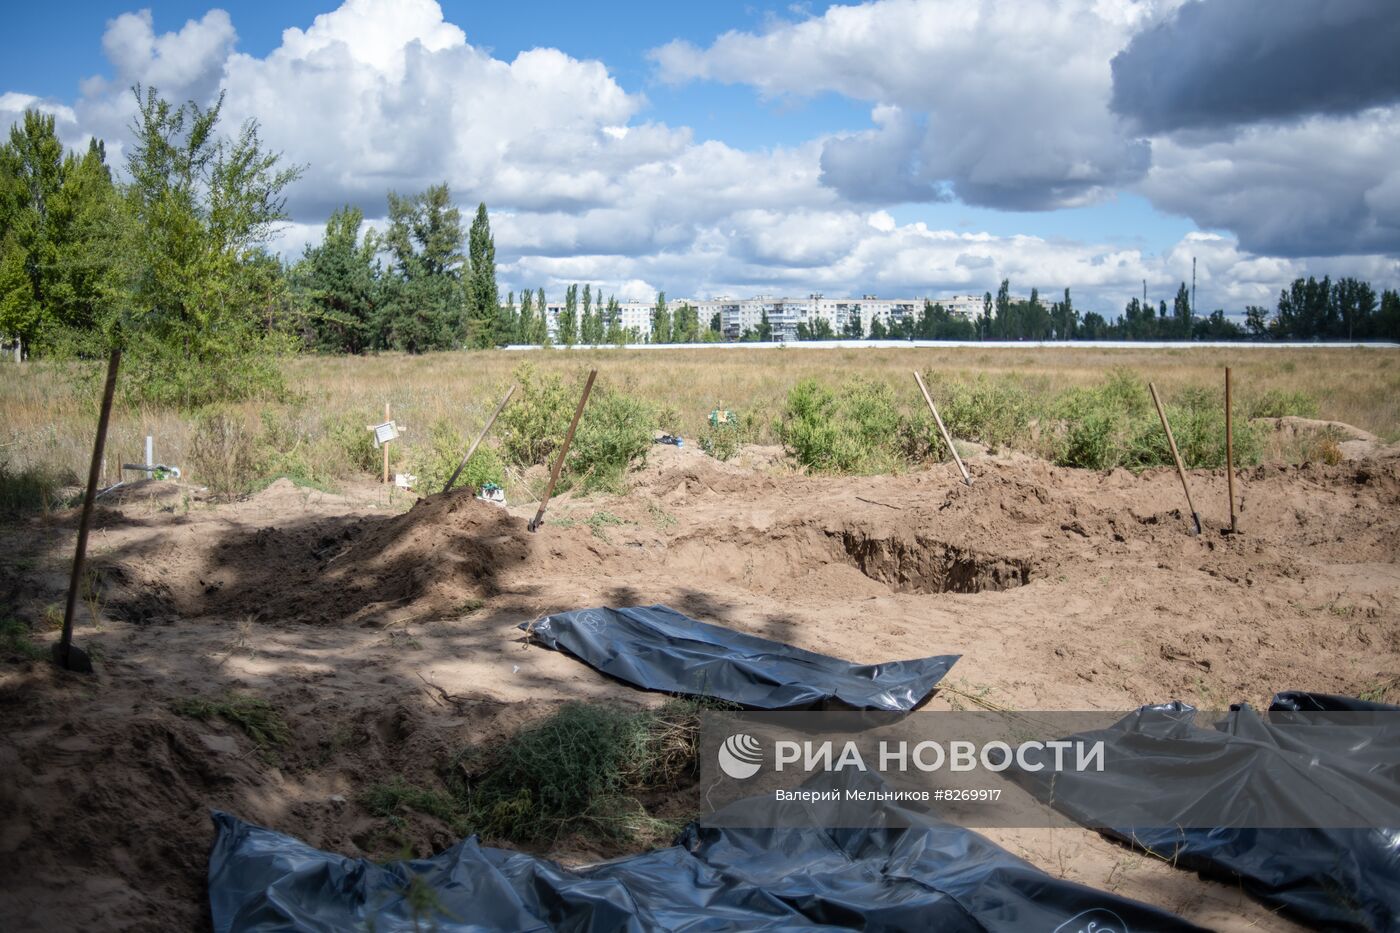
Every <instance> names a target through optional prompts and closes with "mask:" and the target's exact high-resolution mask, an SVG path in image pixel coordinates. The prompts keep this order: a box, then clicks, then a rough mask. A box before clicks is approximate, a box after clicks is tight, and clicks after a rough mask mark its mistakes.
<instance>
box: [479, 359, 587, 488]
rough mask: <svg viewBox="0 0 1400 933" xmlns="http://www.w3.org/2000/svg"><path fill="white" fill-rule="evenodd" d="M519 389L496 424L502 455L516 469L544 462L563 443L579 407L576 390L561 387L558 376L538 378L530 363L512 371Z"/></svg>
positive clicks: (560, 380)
mask: <svg viewBox="0 0 1400 933" xmlns="http://www.w3.org/2000/svg"><path fill="white" fill-rule="evenodd" d="M514 377H515V384H516V386H517V387H518V388H517V390H516V393H515V396H514V398H512V399H511V403H510V404H509V405H507V406H506V410H505V411H503V412H501V417H500V419H499V421H498V424H499V425H500V427H499V436H500V439H501V453H502V455H503V456H504V457H505V460H506V462H507V463H509V464H511V465H512V466H517V467H522V468H524V467H528V466H533V465H534V464H536V463H544V462H546V461H547V460H548V459H549V457H550V455H551V454H553V453H554V452H555V451H556V450H558V449H559V445H560V444H562V443H563V441H564V433H565V432H566V431H567V430H568V429H569V419H570V418H572V417H573V412H574V408H575V407H576V406H577V404H578V391H579V390H581V389H582V385H581V384H580V386H579V389H572V388H570V387H569V386H566V385H565V384H564V381H563V380H562V379H560V378H559V376H557V375H555V374H553V373H550V374H546V375H541V374H539V373H538V372H536V371H535V368H534V366H532V365H531V364H529V363H523V364H521V365H520V366H519V367H518V368H517V369H516V370H515V374H514Z"/></svg>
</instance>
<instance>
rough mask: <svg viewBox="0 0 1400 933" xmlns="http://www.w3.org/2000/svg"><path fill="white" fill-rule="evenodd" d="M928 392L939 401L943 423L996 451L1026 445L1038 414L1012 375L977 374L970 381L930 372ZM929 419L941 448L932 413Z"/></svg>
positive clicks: (954, 433) (935, 445) (955, 433)
mask: <svg viewBox="0 0 1400 933" xmlns="http://www.w3.org/2000/svg"><path fill="white" fill-rule="evenodd" d="M928 383H929V393H930V394H931V395H933V397H934V401H935V402H936V403H937V404H938V413H939V414H940V415H941V416H942V418H943V424H944V425H945V426H946V427H947V428H948V433H949V434H951V435H952V436H953V437H954V438H957V439H959V440H966V441H976V442H977V443H979V444H985V445H986V446H987V447H988V448H990V449H991V450H993V451H996V450H1000V449H1005V448H1008V447H1012V446H1015V445H1018V444H1021V445H1024V444H1025V443H1026V442H1027V441H1028V439H1029V434H1030V423H1031V418H1032V417H1034V415H1035V410H1034V406H1033V405H1032V403H1031V398H1030V394H1029V393H1028V392H1026V390H1025V389H1024V388H1023V387H1022V386H1021V385H1020V384H1019V383H1017V382H1015V381H1014V380H1012V379H1009V378H1002V379H991V378H988V377H987V376H986V375H978V377H977V378H976V379H975V380H974V381H973V382H971V383H968V382H960V381H951V380H944V379H941V378H936V377H935V376H934V375H930V377H929V379H928ZM920 420H921V421H922V420H926V421H927V423H928V425H929V426H930V429H931V431H932V433H931V437H932V439H933V440H932V446H933V448H934V449H935V450H938V451H941V450H942V447H943V444H942V438H941V437H939V436H938V434H937V429H936V426H934V425H933V418H932V416H927V417H926V418H921V419H920Z"/></svg>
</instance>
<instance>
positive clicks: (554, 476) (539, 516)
mask: <svg viewBox="0 0 1400 933" xmlns="http://www.w3.org/2000/svg"><path fill="white" fill-rule="evenodd" d="M597 376H598V370H596V369H592V370H589V372H588V381H587V382H585V383H584V384H583V395H581V396H580V397H579V400H578V408H575V409H574V420H573V421H571V422H569V432H568V433H567V434H565V435H564V446H562V447H560V448H559V456H557V457H555V458H554V469H553V471H551V472H550V474H549V485H548V486H546V487H545V489H544V498H543V499H541V500H540V508H539V511H538V512H536V513H535V517H534V518H532V519H530V524H529V525H527V526H526V527H528V528H529V529H530V530H531V531H539V530H540V526H541V525H543V524H544V510H545V509H546V508H548V506H549V497H550V496H552V495H554V484H555V483H557V482H559V471H560V470H562V469H564V458H565V457H567V456H568V455H569V445H570V444H572V443H573V442H574V431H575V430H576V429H577V428H578V422H579V419H580V418H582V417H583V406H585V405H587V404H588V393H590V392H592V391H593V380H594V379H595V378H596V377H597Z"/></svg>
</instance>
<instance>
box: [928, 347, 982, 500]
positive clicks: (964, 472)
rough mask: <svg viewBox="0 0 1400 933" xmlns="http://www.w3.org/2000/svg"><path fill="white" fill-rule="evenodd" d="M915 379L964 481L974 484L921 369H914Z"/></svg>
mask: <svg viewBox="0 0 1400 933" xmlns="http://www.w3.org/2000/svg"><path fill="white" fill-rule="evenodd" d="M914 381H915V382H917V383H918V384H919V391H920V392H922V393H924V401H925V402H928V410H929V411H931V412H933V420H934V422H935V423H937V425H938V433H940V434H942V435H943V443H945V444H947V445H948V452H949V453H951V454H952V455H953V460H954V462H956V463H957V465H958V469H959V470H961V471H962V478H963V482H964V483H967V485H969V486H971V485H972V477H971V476H969V475H968V472H967V467H965V466H963V462H962V457H959V456H958V449H957V448H956V447H954V446H953V439H952V438H951V437H949V436H948V429H947V428H945V427H944V426H943V419H942V418H941V417H940V416H939V414H938V406H937V405H934V404H933V396H931V395H929V394H928V386H926V385H924V377H923V376H920V375H919V371H918V370H915V371H914Z"/></svg>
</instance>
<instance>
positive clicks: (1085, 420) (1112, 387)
mask: <svg viewBox="0 0 1400 933" xmlns="http://www.w3.org/2000/svg"><path fill="white" fill-rule="evenodd" d="M1163 406H1164V408H1165V409H1166V412H1167V420H1168V421H1169V422H1170V423H1171V426H1172V434H1173V436H1174V437H1175V438H1176V444H1177V449H1178V450H1179V451H1180V453H1181V460H1182V463H1183V464H1184V465H1185V466H1187V467H1188V468H1215V467H1219V466H1223V465H1224V463H1225V411H1224V407H1223V400H1222V398H1221V397H1220V393H1219V392H1217V391H1215V390H1212V389H1209V388H1205V387H1199V386H1194V387H1189V388H1187V389H1185V390H1183V391H1182V392H1180V393H1178V394H1177V395H1176V396H1175V397H1173V398H1171V399H1164V400H1163ZM1054 412H1055V416H1056V418H1057V419H1058V421H1059V429H1058V433H1057V436H1056V441H1055V445H1054V459H1055V462H1056V463H1057V464H1059V465H1061V466H1074V467H1084V468H1087V469H1095V470H1106V469H1112V468H1113V467H1120V466H1121V467H1127V468H1129V469H1134V470H1139V469H1144V468H1147V467H1154V466H1169V465H1171V463H1172V455H1171V447H1170V445H1168V443H1167V435H1166V432H1165V431H1164V430H1163V429H1162V422H1161V419H1160V418H1159V417H1158V416H1157V409H1156V407H1155V406H1154V405H1153V404H1152V399H1151V396H1150V395H1149V394H1148V391H1147V388H1146V385H1145V384H1144V383H1143V382H1142V380H1141V379H1138V378H1136V377H1134V376H1132V375H1131V374H1129V373H1125V372H1117V373H1115V374H1114V375H1113V376H1111V377H1110V378H1109V379H1108V380H1106V381H1105V382H1104V383H1103V384H1101V385H1099V386H1095V387H1092V388H1081V389H1071V390H1069V391H1067V392H1065V393H1064V394H1062V395H1061V396H1060V397H1059V399H1057V400H1056V404H1055V406H1054ZM1261 447H1262V440H1261V438H1260V436H1259V432H1258V431H1257V430H1256V429H1255V428H1253V427H1252V426H1251V425H1249V424H1248V423H1247V422H1239V423H1236V425H1235V463H1236V465H1241V464H1252V463H1257V462H1259V458H1260V454H1261Z"/></svg>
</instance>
